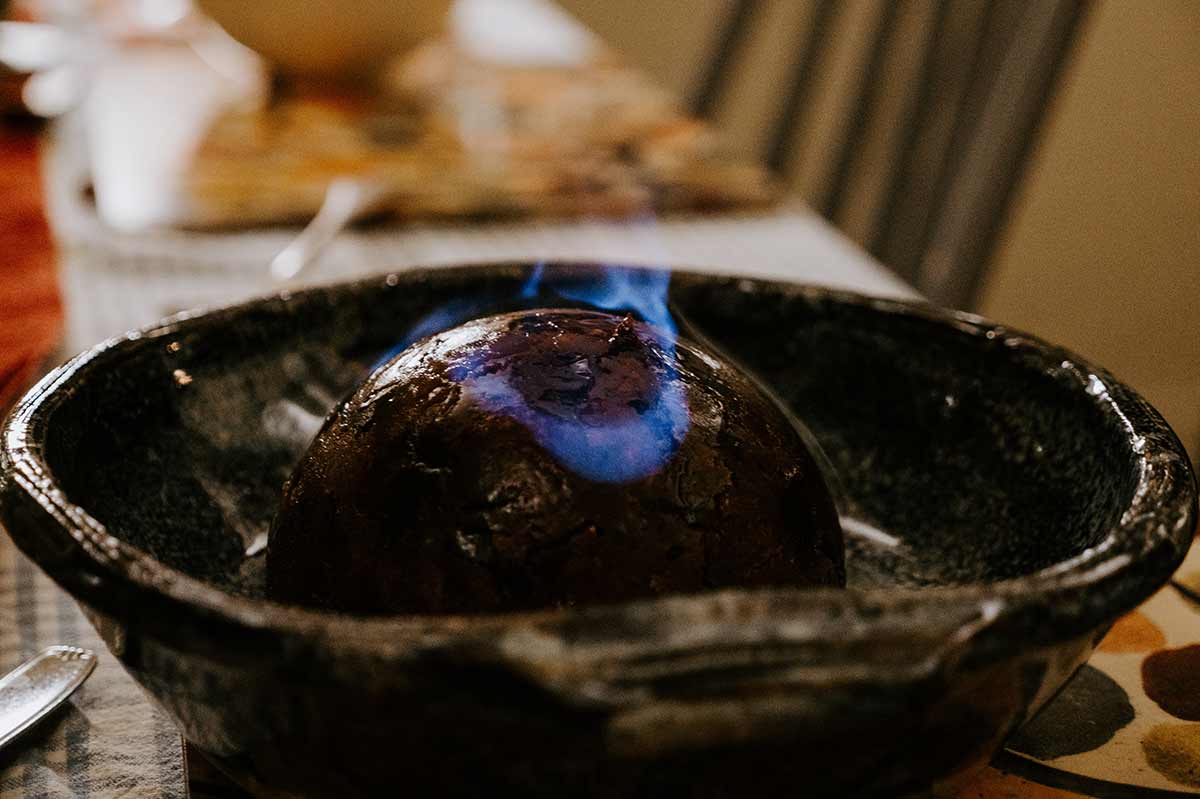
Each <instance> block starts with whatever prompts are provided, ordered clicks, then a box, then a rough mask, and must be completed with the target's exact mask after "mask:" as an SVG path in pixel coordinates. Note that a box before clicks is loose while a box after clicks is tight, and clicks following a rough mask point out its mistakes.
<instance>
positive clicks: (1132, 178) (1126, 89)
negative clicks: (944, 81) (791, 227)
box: [561, 0, 1200, 458]
mask: <svg viewBox="0 0 1200 799" xmlns="http://www.w3.org/2000/svg"><path fill="white" fill-rule="evenodd" d="M561 2H562V4H563V5H564V6H566V7H568V8H570V9H571V10H572V11H573V12H574V13H576V14H577V15H578V16H579V18H580V19H582V20H584V21H586V22H587V23H588V24H589V25H590V26H592V28H593V29H595V30H596V31H598V32H600V33H601V35H602V36H603V37H604V38H606V39H608V40H609V41H611V42H614V43H616V44H617V45H618V46H619V47H620V48H621V49H622V51H623V52H625V53H627V54H628V55H629V57H631V58H633V59H634V60H635V61H637V62H638V63H639V64H643V65H645V67H646V68H647V69H648V70H650V71H651V72H652V73H653V74H654V76H655V77H656V78H657V79H658V80H660V81H662V82H663V83H664V84H665V85H667V86H669V87H671V88H672V89H673V90H674V91H676V92H678V93H679V94H680V95H681V96H685V97H689V96H693V95H694V94H695V92H696V91H698V89H699V86H698V84H699V82H700V81H701V80H702V79H703V68H704V65H705V63H706V59H708V58H711V54H712V50H713V49H714V48H716V47H717V46H718V45H719V43H718V37H719V35H720V32H721V30H722V26H723V24H724V23H725V22H726V20H727V19H728V17H729V15H730V14H731V13H733V11H734V6H735V5H736V3H733V2H730V1H729V0H693V1H692V2H689V3H661V4H656V6H655V11H654V13H653V14H648V13H646V11H645V4H644V3H641V2H637V0H561ZM1039 2H1040V0H1039ZM819 5H820V4H819V3H816V2H779V3H768V4H766V6H767V8H766V13H763V14H761V15H760V19H758V20H757V21H756V24H755V25H754V30H753V31H752V32H751V34H750V35H749V37H748V40H749V41H748V42H747V43H745V44H744V45H743V49H742V50H741V51H740V52H739V53H738V55H737V57H736V58H735V59H734V64H733V65H732V69H733V71H734V72H735V77H734V79H733V82H732V85H731V90H730V91H729V92H728V94H727V96H725V97H723V98H721V100H720V102H719V103H718V106H719V107H718V109H717V118H718V120H719V122H720V124H721V127H722V130H723V131H724V132H725V133H726V135H728V136H729V137H731V139H732V141H733V144H734V146H736V147H737V148H739V149H740V150H741V151H742V152H746V153H751V154H755V155H759V156H765V155H766V153H764V152H763V146H764V140H763V138H762V135H761V134H762V132H763V131H764V129H765V126H764V125H763V120H764V118H765V117H767V116H769V111H770V110H773V109H772V102H773V100H774V99H775V98H776V97H777V85H778V81H779V75H780V74H781V70H786V69H787V64H789V63H790V62H792V61H794V60H795V59H796V58H797V55H798V54H797V49H798V48H797V47H796V46H795V45H796V42H797V41H798V40H799V37H798V35H797V32H796V31H797V30H802V29H803V28H804V26H806V25H811V24H812V22H811V17H812V16H813V15H814V12H815V10H816V8H817V7H818V6H819ZM886 5H887V4H885V3H884V2H873V0H851V2H847V3H844V4H843V7H842V8H841V13H840V18H839V19H838V20H837V21H835V22H833V23H830V24H828V27H827V35H828V36H829V37H830V39H832V40H833V41H832V43H831V44H830V45H828V46H827V51H828V52H827V53H826V55H825V59H826V62H827V66H826V67H825V70H826V74H825V75H824V79H825V80H826V81H829V82H830V83H831V84H834V85H832V86H831V87H829V88H828V89H826V91H825V92H824V94H823V95H821V92H820V91H819V90H818V91H814V92H813V93H812V94H813V95H821V99H817V100H816V101H815V102H817V103H821V102H823V103H824V105H822V106H820V107H819V108H815V109H814V110H813V111H812V112H810V118H813V117H816V118H818V120H817V122H815V123H814V124H813V125H811V126H810V128H809V130H808V132H807V140H804V141H798V142H795V143H794V144H793V146H794V147H798V148H800V149H805V150H806V153H807V154H808V157H807V158H806V159H804V160H802V161H800V162H798V163H795V164H794V165H793V166H794V168H793V170H792V171H791V173H790V174H789V175H788V178H789V180H790V181H791V184H792V185H793V186H795V187H796V189H797V190H799V191H800V192H801V193H802V194H804V195H805V196H807V197H809V198H811V199H812V200H814V201H817V202H819V201H820V199H821V196H822V191H823V190H824V184H823V182H824V181H827V180H828V176H827V174H826V173H827V171H828V169H830V168H831V167H830V164H831V163H832V161H833V160H834V159H833V155H834V152H833V149H831V148H833V147H834V142H835V140H836V139H837V136H836V135H834V134H831V133H830V132H829V129H833V128H837V127H838V126H839V125H843V124H845V120H844V117H845V116H846V115H847V114H848V113H849V112H848V111H846V110H845V101H844V100H841V102H842V104H841V105H839V100H840V99H841V98H844V97H845V96H846V95H847V94H848V93H850V92H851V91H852V86H853V83H854V79H855V77H857V76H858V74H859V72H857V71H856V70H861V69H862V65H861V62H862V59H863V56H861V55H860V56H859V59H858V62H857V63H856V62H855V60H854V59H845V58H843V59H842V60H841V62H839V61H838V59H839V56H838V54H837V52H836V51H837V49H838V42H842V43H843V44H846V43H851V44H853V43H856V42H869V41H871V40H872V37H873V35H875V27H874V26H877V25H879V20H880V19H881V18H882V17H884V16H885V13H886V11H887V9H886V7H885V6H886ZM892 5H894V6H898V7H899V8H898V10H897V9H893V13H895V14H897V16H899V17H901V19H898V20H892V22H891V24H893V25H894V26H895V28H896V30H897V34H896V35H895V38H894V39H893V40H892V41H890V42H888V43H887V46H888V47H889V48H890V50H889V51H888V52H887V53H885V55H884V57H883V66H882V67H881V71H882V72H883V74H884V77H883V78H882V79H881V80H882V81H883V82H884V84H885V85H886V86H887V88H885V89H883V90H882V91H883V92H884V93H887V92H902V91H903V87H904V86H906V85H907V84H908V83H911V81H912V80H913V78H914V76H915V75H917V74H918V73H919V70H920V65H919V64H918V63H916V61H917V59H914V58H912V57H909V58H907V59H905V58H904V55H903V54H904V52H905V51H906V50H908V51H912V50H914V49H920V47H921V46H922V37H924V36H927V35H929V30H930V28H931V26H932V25H933V24H934V22H933V20H934V18H935V17H936V15H937V13H938V9H939V4H938V3H935V2H911V3H899V4H892ZM942 5H945V4H942ZM949 5H950V6H952V8H951V9H950V12H951V13H953V14H955V15H958V16H960V17H966V18H970V17H971V16H972V14H981V13H982V12H983V11H984V10H985V7H986V6H987V5H988V4H987V3H985V2H982V0H979V2H976V1H975V0H955V2H953V3H951V4H949ZM1032 5H1038V2H1034V3H1032ZM1043 5H1049V4H1048V3H1043ZM943 13H944V12H943ZM1078 26H1079V27H1078V30H1077V31H1076V32H1075V34H1074V35H1075V41H1074V42H1073V44H1072V45H1071V47H1070V50H1069V52H1068V53H1067V56H1066V61H1065V63H1064V64H1063V65H1062V72H1061V74H1060V75H1059V77H1058V80H1057V85H1056V86H1055V87H1054V88H1053V90H1052V92H1051V94H1050V96H1049V97H1048V98H1047V103H1048V105H1047V109H1046V115H1045V117H1044V119H1043V121H1042V126H1041V130H1040V131H1038V133H1037V135H1036V136H1035V137H1034V139H1033V143H1032V148H1033V149H1032V152H1031V154H1030V159H1029V162H1028V163H1027V165H1026V169H1025V173H1024V174H1023V175H1022V176H1021V177H1020V178H1019V180H1018V182H1017V184H1016V186H1015V188H1014V195H1013V198H1012V204H1011V207H1010V208H1009V209H1008V210H1007V212H1006V213H1005V215H1004V218H1003V219H1002V220H1001V221H1000V227H999V230H998V232H997V240H996V242H995V246H994V249H993V250H992V252H991V253H990V254H989V256H988V259H987V263H986V264H984V265H983V266H982V270H983V277H982V280H981V283H980V286H979V290H978V294H977V296H976V297H975V298H974V301H973V304H974V307H975V309H976V310H978V311H979V312H980V313H982V314H985V315H987V316H990V317H993V318H996V319H998V320H1001V321H1003V322H1006V323H1009V324H1012V325H1013V326H1016V327H1023V328H1025V329H1027V330H1030V331H1033V332H1035V333H1037V334H1039V335H1041V336H1043V337H1045V338H1047V339H1050V340H1052V341H1055V342H1058V343H1061V344H1063V345H1065V346H1067V347H1069V348H1071V349H1074V350H1077V351H1078V352H1080V353H1083V354H1084V355H1086V356H1088V357H1090V358H1093V359H1095V360H1096V361H1098V362H1099V363H1101V364H1104V365H1105V366H1107V367H1108V368H1109V369H1110V370H1112V371H1113V372H1114V373H1115V374H1117V376H1119V377H1121V378H1122V379H1124V380H1126V381H1128V382H1130V383H1131V384H1132V385H1133V386H1135V387H1136V388H1137V389H1138V390H1139V391H1141V392H1143V393H1144V394H1145V395H1146V396H1147V397H1148V398H1149V399H1150V401H1151V402H1152V403H1154V404H1155V405H1156V406H1157V407H1158V408H1159V409H1160V410H1161V411H1162V412H1163V413H1164V414H1165V415H1166V416H1167V417H1168V419H1169V421H1170V422H1171V424H1172V425H1173V426H1174V427H1175V429H1176V431H1177V432H1179V434H1180V436H1181V437H1182V438H1183V439H1184V441H1185V443H1186V445H1187V446H1188V448H1189V450H1190V451H1191V452H1192V455H1193V458H1195V457H1197V453H1198V452H1200V312H1198V309H1200V133H1198V132H1200V3H1196V2H1194V0H1155V2H1152V3H1145V2H1138V0H1098V1H1097V2H1094V3H1091V4H1089V6H1088V7H1087V8H1086V9H1085V10H1084V12H1083V15H1082V18H1081V19H1080V20H1079V23H1078ZM939 33H940V34H941V35H946V31H945V30H944V29H943V30H942V31H940V32H939ZM856 49H857V50H858V52H859V53H860V54H861V53H862V51H863V50H865V49H868V48H864V47H862V46H861V45H859V46H858V47H857V48H856ZM889 56H890V58H889ZM839 68H840V69H841V70H842V71H841V73H840V74H838V73H837V70H838V69H839ZM830 73H833V74H830ZM839 82H840V83H841V85H840V86H839V85H837V84H838V83H839ZM863 141H864V142H866V137H864V139H863ZM865 146H869V143H866V144H865ZM823 147H824V148H826V149H824V150H822V148H823ZM858 156H859V157H860V158H868V159H869V158H871V157H875V158H880V156H873V155H872V154H870V153H865V152H864V153H859V154H858ZM883 160H884V161H885V163H883V164H881V165H879V166H878V167H874V175H873V179H874V180H875V181H877V182H879V183H881V184H882V183H886V182H887V180H888V179H889V178H890V177H891V175H892V174H893V171H894V170H895V169H897V168H898V167H899V165H898V164H897V163H895V161H892V162H890V163H888V162H886V159H883ZM873 166H874V165H873ZM869 192H870V190H860V194H863V193H865V194H869ZM861 211H862V209H861V208H857V209H856V208H850V209H846V210H845V211H844V212H843V214H842V218H841V219H839V220H838V221H839V225H840V227H841V228H842V229H843V230H844V231H845V232H847V233H849V234H850V235H851V236H852V237H853V238H854V239H855V240H856V241H858V242H859V243H860V244H862V245H863V246H866V247H872V246H873V243H874V242H873V239H872V236H873V235H874V231H873V230H871V229H870V225H869V224H867V223H864V221H863V219H862V215H861V213H860V212H861ZM883 260H884V263H888V264H889V265H891V263H892V262H891V261H889V259H888V258H887V257H886V254H885V256H884V258H883Z"/></svg>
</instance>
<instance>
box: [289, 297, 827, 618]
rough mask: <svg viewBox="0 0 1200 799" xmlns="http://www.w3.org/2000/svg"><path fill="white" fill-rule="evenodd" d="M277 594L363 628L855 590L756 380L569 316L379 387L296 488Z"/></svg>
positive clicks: (487, 328) (467, 333) (700, 354)
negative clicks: (762, 592) (408, 617)
mask: <svg viewBox="0 0 1200 799" xmlns="http://www.w3.org/2000/svg"><path fill="white" fill-rule="evenodd" d="M267 574H268V588H269V591H270V593H271V595H272V596H273V597H274V598H276V599H279V600H282V601H286V602H294V603H301V604H305V605H316V606H321V607H329V608H337V609H340V610H345V611H352V612H358V613H476V612H491V611H505V610H520V609H534V608H546V607H559V606H572V605H583V604H593V603H611V602H621V601H626V600H632V599H638V598H644V597H654V596H660V595H663V594H677V593H691V592H697V591H703V590H706V589H716V588H724V587H730V586H743V587H753V586H840V585H843V584H844V582H845V568H844V564H843V543H842V534H841V529H840V527H839V525H838V517H837V512H836V508H835V505H834V502H833V499H832V498H831V496H830V493H829V490H828V488H827V487H826V485H825V482H824V478H823V476H822V474H821V471H820V469H819V467H818V465H817V461H816V460H815V458H814V457H813V455H812V453H810V452H809V450H808V449H807V447H806V446H805V443H804V441H803V439H802V438H801V436H800V435H799V434H798V433H797V431H796V429H795V427H794V426H793V425H792V424H791V422H790V421H789V419H788V418H787V417H786V416H785V415H784V414H783V413H782V412H780V410H779V409H778V408H777V407H776V405H775V404H774V403H773V402H772V401H771V400H770V399H769V398H768V397H767V396H765V395H764V394H763V393H762V392H761V391H760V390H759V389H758V388H757V387H756V386H755V385H754V383H753V382H752V381H750V380H749V379H748V378H747V377H746V376H745V375H744V374H742V373H741V372H740V371H738V370H737V369H735V368H733V367H731V366H729V365H728V364H726V363H722V362H721V361H720V360H718V359H717V358H716V357H715V356H713V355H712V354H711V353H708V352H706V351H704V350H702V349H701V348H700V347H698V346H697V345H695V344H693V343H689V342H688V341H687V340H685V339H680V340H679V341H678V342H673V341H672V339H671V337H668V336H667V335H666V334H664V333H662V332H661V331H660V330H659V329H658V328H655V327H651V326H650V325H647V324H644V323H641V322H636V321H634V319H633V318H632V317H630V316H626V317H621V316H618V315H613V314H609V313H602V312H595V311H583V310H566V309H554V310H540V311H522V312H519V313H512V314H503V315H499V316H492V317H488V318H485V319H479V320H476V321H473V322H468V323H466V324H464V325H461V326H459V327H457V328H454V329H452V330H448V331H446V332H444V333H439V334H437V335H434V336H431V337H429V338H427V339H425V340H423V341H421V342H418V343H416V344H414V345H413V346H411V347H409V348H408V349H406V350H405V351H403V352H402V353H400V354H399V355H398V356H396V357H395V358H394V359H392V360H391V361H389V362H387V363H386V364H384V365H383V366H381V367H380V368H378V369H377V370H376V371H375V372H374V373H373V374H372V375H371V376H370V377H369V378H368V379H367V380H366V381H365V382H364V383H363V384H362V385H361V386H360V387H359V388H358V390H357V391H355V393H354V394H353V395H352V396H351V397H349V398H348V399H347V400H345V401H344V402H343V403H342V404H341V405H340V406H339V407H338V408H337V409H335V411H334V412H333V413H332V414H331V415H330V417H329V419H328V420H327V421H326V422H325V425H324V427H323V428H322V430H321V432H320V433H319V434H318V435H317V438H316V440H315V441H314V442H313V444H312V446H311V448H310V449H309V451H308V452H307V453H306V454H305V456H304V458H303V459H302V461H301V462H300V465H299V466H298V467H297V468H296V471H295V473H294V474H293V475H292V477H291V479H290V480H289V481H288V483H287V485H286V486H285V488H284V496H283V504H282V507H281V509H280V511H279V513H278V515H277V517H276V520H275V524H274V527H273V529H272V531H271V538H270V547H269V549H268V553H267Z"/></svg>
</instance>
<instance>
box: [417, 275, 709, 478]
mask: <svg viewBox="0 0 1200 799" xmlns="http://www.w3.org/2000/svg"><path fill="white" fill-rule="evenodd" d="M555 272H556V270H553V269H547V268H546V267H545V266H544V265H542V264H538V265H537V266H536V267H535V268H534V269H533V271H532V273H531V274H530V277H529V279H528V280H527V281H526V283H525V284H524V285H523V286H522V287H521V289H520V291H519V296H518V298H517V299H518V300H519V301H520V304H521V305H523V306H524V307H527V308H535V307H540V308H549V307H555V306H563V305H572V306H579V305H583V306H585V307H589V308H595V309H600V310H605V311H612V312H617V313H621V312H624V313H631V314H633V315H634V316H636V317H638V318H640V319H641V320H642V321H644V322H646V323H647V324H648V325H650V326H651V327H652V328H653V329H654V331H655V336H654V337H653V338H654V340H653V341H646V342H644V343H645V344H646V345H647V346H646V350H645V351H646V353H647V358H648V360H647V368H651V369H653V370H654V372H655V380H654V381H653V383H652V384H653V385H654V386H655V389H654V391H655V393H654V396H653V397H652V398H651V400H650V401H649V402H646V403H638V405H637V407H636V408H633V407H631V408H630V409H629V412H628V413H620V414H611V413H603V414H591V415H589V414H586V413H579V414H575V413H551V412H548V411H547V410H546V408H545V407H543V406H542V405H541V404H538V403H532V402H530V400H529V398H528V397H526V396H524V395H523V393H522V391H521V390H520V387H518V386H514V385H512V382H511V377H510V375H509V374H508V373H506V372H493V371H491V370H487V369H473V368H467V369H465V370H463V373H462V376H461V379H460V383H461V384H462V386H463V388H464V390H465V391H466V392H468V393H469V394H470V396H471V397H472V398H473V399H474V400H475V401H477V402H479V403H480V404H481V405H483V406H484V407H486V408H489V409H491V410H494V411H496V412H503V413H507V414H509V415H510V416H512V417H513V418H514V419H516V420H517V421H519V422H520V423H521V424H523V425H524V426H525V427H526V428H528V429H529V431H530V432H531V433H532V434H533V435H534V437H535V438H536V439H537V441H538V443H539V444H541V445H542V446H543V447H544V448H545V449H546V451H547V452H549V453H550V454H551V455H553V456H554V458H555V459H556V460H557V461H558V462H559V463H561V464H562V465H563V466H565V467H567V468H569V469H571V470H572V471H574V472H575V473H577V474H579V475H581V476H582V477H585V478H587V479H589V480H593V481H596V482H605V483H628V482H633V481H635V480H640V479H643V478H645V477H648V476H650V475H652V474H654V473H655V472H657V471H658V470H659V469H661V468H662V467H663V466H664V465H666V463H667V462H668V461H669V460H670V459H671V457H672V456H673V455H674V454H675V451H676V450H677V449H678V448H679V445H680V443H681V442H682V441H683V438H684V436H685V435H686V434H687V431H688V427H689V416H688V406H687V398H686V397H685V396H684V391H683V387H682V385H681V384H680V381H679V380H678V379H677V372H676V354H675V340H676V326H675V322H674V320H673V319H672V317H671V313H670V311H669V309H668V305H667V292H668V289H669V287H670V282H671V274H670V272H667V271H665V270H656V269H639V268H632V267H623V266H608V267H603V268H600V269H597V270H596V271H595V272H592V273H587V272H581V271H579V270H564V271H563V272H562V273H561V274H562V277H563V279H561V280H560V279H557V278H558V275H557V274H555ZM496 305H497V303H495V302H494V301H490V302H489V301H488V300H485V299H480V298H470V299H459V300H456V301H453V302H450V303H447V304H446V305H444V306H442V307H440V308H438V309H437V310H436V311H435V312H434V313H432V314H430V315H429V316H427V317H425V318H424V319H422V320H421V321H420V322H418V323H417V324H416V325H415V326H414V327H413V328H412V329H411V330H410V331H409V332H408V335H407V336H405V341H404V344H403V346H404V347H407V346H408V345H409V344H411V343H413V342H415V341H417V340H420V339H422V338H425V337H426V336H429V335H433V334H434V333H438V332H441V331H443V330H446V329H449V328H451V327H453V326H455V325H457V324H461V323H462V322H465V321H468V320H470V319H474V318H478V317H480V316H485V315H488V314H491V313H495V312H497V309H496ZM630 334H631V335H635V334H634V333H633V332H632V331H630ZM568 354H569V353H568ZM553 368H555V369H558V368H559V367H558V366H556V367H553ZM605 368H606V367H605V365H604V364H603V361H602V359H595V358H592V359H589V358H586V357H579V358H576V359H573V360H571V361H570V362H566V361H563V362H562V363H561V369H562V370H563V374H562V375H561V376H560V375H558V374H557V373H556V374H555V375H554V376H553V377H554V379H555V380H556V381H558V380H561V381H564V382H565V384H567V385H569V386H570V387H571V389H572V390H577V391H580V392H583V393H585V394H586V393H587V392H588V391H590V390H591V389H592V387H593V386H596V385H598V384H599V383H600V382H601V381H604V380H605V379H607V375H606V374H604V371H605ZM456 379H459V378H456Z"/></svg>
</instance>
